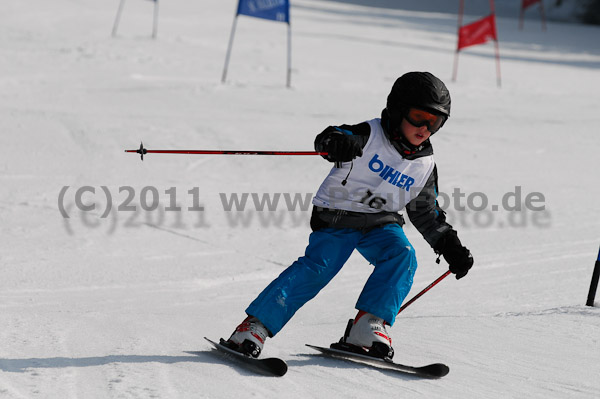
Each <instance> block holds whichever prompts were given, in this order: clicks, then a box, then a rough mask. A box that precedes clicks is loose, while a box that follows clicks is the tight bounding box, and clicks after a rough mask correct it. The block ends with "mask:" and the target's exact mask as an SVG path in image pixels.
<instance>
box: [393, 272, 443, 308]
mask: <svg viewBox="0 0 600 399" xmlns="http://www.w3.org/2000/svg"><path fill="white" fill-rule="evenodd" d="M450 273H451V272H450V270H448V271H447V272H446V273H444V274H442V275H441V276H440V277H438V278H437V279H436V280H435V281H434V282H433V283H431V284H429V285H428V286H427V287H426V288H425V289H424V290H423V291H421V292H419V293H418V294H417V295H415V296H414V297H413V298H412V299H411V300H410V301H408V302H406V303H405V304H404V305H402V307H401V308H400V310H399V311H398V314H400V312H402V311H403V310H404V309H406V308H407V307H408V306H409V305H410V304H411V303H413V302H414V301H416V300H417V299H419V298H420V297H422V296H423V294H425V293H426V292H427V291H429V290H430V289H432V288H433V287H434V286H435V285H436V284H437V283H439V282H440V281H442V280H443V279H445V278H446V277H448V276H449V275H450Z"/></svg>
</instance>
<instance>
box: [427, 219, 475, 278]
mask: <svg viewBox="0 0 600 399" xmlns="http://www.w3.org/2000/svg"><path fill="white" fill-rule="evenodd" d="M434 250H435V252H436V253H438V254H440V255H443V256H444V259H446V262H448V265H449V267H450V271H451V272H452V273H454V274H455V275H456V279H457V280H459V279H461V278H463V277H464V276H466V275H467V273H468V272H469V269H471V267H472V266H473V255H471V251H469V250H468V249H467V248H466V247H463V245H462V244H461V242H460V240H459V239H458V235H457V234H456V231H454V230H450V231H449V232H448V233H446V234H445V235H444V236H442V238H440V240H439V242H438V243H437V244H436V246H435V248H434Z"/></svg>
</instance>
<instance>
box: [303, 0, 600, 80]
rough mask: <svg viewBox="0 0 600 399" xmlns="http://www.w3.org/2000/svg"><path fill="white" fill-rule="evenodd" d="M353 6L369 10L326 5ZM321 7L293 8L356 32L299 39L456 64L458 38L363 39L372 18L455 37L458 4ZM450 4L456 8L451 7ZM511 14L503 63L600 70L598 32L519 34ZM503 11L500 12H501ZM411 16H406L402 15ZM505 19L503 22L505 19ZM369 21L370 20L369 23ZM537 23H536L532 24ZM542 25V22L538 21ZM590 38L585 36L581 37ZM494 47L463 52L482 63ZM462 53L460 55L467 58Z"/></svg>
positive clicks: (574, 28) (568, 29)
mask: <svg viewBox="0 0 600 399" xmlns="http://www.w3.org/2000/svg"><path fill="white" fill-rule="evenodd" d="M328 2H329V3H331V2H333V3H336V2H340V3H350V4H355V5H362V6H368V7H365V8H364V9H362V10H360V11H356V10H340V9H337V8H331V7H330V6H328V4H327V3H328ZM328 2H327V1H326V2H322V3H315V4H311V5H310V6H307V5H295V6H294V7H295V8H297V9H302V10H310V11H314V12H315V13H316V15H319V14H321V16H319V17H313V19H319V18H320V19H323V23H324V24H329V23H330V22H331V21H330V20H329V19H328V18H327V16H328V15H336V16H340V15H342V16H344V17H346V18H347V19H349V20H351V21H352V24H353V25H354V26H356V27H357V29H354V30H353V31H352V32H345V33H339V32H338V33H336V32H331V31H328V30H327V29H323V31H319V32H306V31H297V32H296V33H295V34H296V35H297V36H306V37H311V36H315V37H317V36H318V37H320V38H321V39H323V38H329V39H332V40H342V41H348V42H361V43H369V44H374V45H380V46H387V47H390V49H393V50H395V51H397V50H400V49H403V50H407V51H410V50H429V51H431V52H435V53H440V52H442V53H447V54H448V57H449V58H448V60H449V61H448V62H449V63H451V62H452V56H453V55H454V53H455V50H456V47H455V46H456V44H455V41H454V39H452V41H451V42H445V41H439V42H438V45H435V46H431V45H430V46H425V45H423V44H422V43H420V42H419V41H413V40H412V39H411V38H403V37H385V38H375V37H368V36H365V35H362V34H361V27H363V28H367V27H368V26H370V25H372V23H373V19H376V20H378V22H377V25H378V26H380V27H387V28H393V27H398V26H404V27H407V28H412V29H420V30H423V31H424V32H426V33H427V34H431V33H442V34H445V35H450V36H454V35H456V30H457V25H456V24H457V11H458V10H457V9H456V7H457V6H456V5H455V3H454V2H447V1H446V0H443V1H440V0H433V3H436V2H437V6H435V7H432V4H431V3H432V1H430V2H429V3H427V2H412V1H410V2H408V1H402V2H401V4H400V3H398V2H395V1H391V0H380V1H376V2H372V1H370V0H329V1H328ZM446 3H452V4H453V5H452V6H451V7H450V6H448V5H446ZM482 4H483V8H482V9H478V8H476V7H475V8H473V9H469V10H468V11H469V12H473V14H472V15H468V14H467V15H466V16H465V21H464V23H468V22H472V21H474V20H476V19H478V18H480V17H482V16H485V15H487V14H488V13H489V8H488V7H489V5H488V3H487V2H483V3H482ZM504 6H505V7H506V10H504V12H500V13H499V12H498V8H499V7H497V13H496V15H497V16H498V17H499V19H498V20H497V25H498V35H499V43H500V57H501V59H502V60H511V61H520V62H534V63H540V64H554V65H563V66H575V67H579V68H587V69H597V68H599V67H600V44H599V43H598V41H597V36H598V31H599V29H598V27H595V26H584V25H581V24H573V23H561V22H554V23H552V24H551V25H550V26H549V27H548V30H547V32H542V31H541V29H538V28H537V27H536V28H535V29H534V28H528V29H527V30H526V31H520V30H519V29H518V19H517V15H518V10H517V9H514V8H515V5H514V4H512V3H511V4H508V3H506V4H504ZM500 8H501V7H500ZM386 9H394V10H399V11H400V13H398V12H395V13H389V12H386ZM404 11H405V12H407V13H403V12H404ZM502 16H504V17H502ZM365 17H366V18H365ZM531 22H532V23H533V21H531ZM536 22H537V21H536ZM582 31H585V32H586V34H585V35H582V34H581V32H582ZM491 49H493V45H492V44H491V43H488V44H487V45H486V46H484V47H483V49H481V48H469V49H466V50H463V52H462V53H464V55H471V56H475V57H479V58H489V59H494V58H495V54H494V52H493V51H492V50H491ZM462 53H461V54H462Z"/></svg>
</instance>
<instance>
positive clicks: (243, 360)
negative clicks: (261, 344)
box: [204, 337, 288, 377]
mask: <svg viewBox="0 0 600 399" xmlns="http://www.w3.org/2000/svg"><path fill="white" fill-rule="evenodd" d="M204 339H205V340H207V341H208V342H210V343H211V344H212V346H214V348H215V349H216V350H217V351H219V352H220V353H222V354H223V355H225V356H224V357H225V358H227V359H230V360H233V361H235V362H237V363H239V364H241V365H243V366H244V367H245V368H247V369H248V370H251V371H255V372H257V373H260V374H265V375H271V376H277V377H281V376H283V375H285V373H286V372H287V369H288V366H287V363H286V362H284V361H283V360H282V359H279V358H276V357H271V358H267V359H257V358H254V357H251V356H249V355H245V354H243V353H240V352H237V351H235V350H233V349H231V348H228V347H227V346H225V345H223V344H222V342H223V338H221V341H220V343H216V342H214V341H212V340H210V339H208V338H206V337H204Z"/></svg>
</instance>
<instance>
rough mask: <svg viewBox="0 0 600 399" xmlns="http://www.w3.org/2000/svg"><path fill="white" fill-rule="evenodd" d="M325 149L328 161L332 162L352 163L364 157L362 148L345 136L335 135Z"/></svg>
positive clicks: (350, 137)
mask: <svg viewBox="0 0 600 399" xmlns="http://www.w3.org/2000/svg"><path fill="white" fill-rule="evenodd" d="M324 147H325V148H324V149H325V151H327V153H328V155H327V160H329V161H331V162H350V161H352V160H353V159H354V158H356V157H360V156H361V155H362V147H361V146H360V144H359V143H358V142H356V141H355V140H353V139H352V136H347V135H345V134H334V135H332V136H331V137H330V138H329V139H328V140H327V142H326V143H324Z"/></svg>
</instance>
